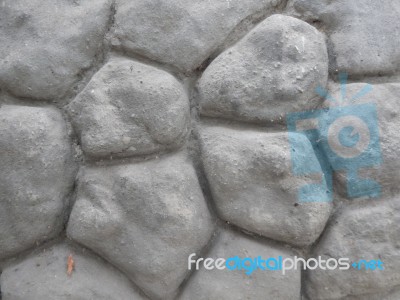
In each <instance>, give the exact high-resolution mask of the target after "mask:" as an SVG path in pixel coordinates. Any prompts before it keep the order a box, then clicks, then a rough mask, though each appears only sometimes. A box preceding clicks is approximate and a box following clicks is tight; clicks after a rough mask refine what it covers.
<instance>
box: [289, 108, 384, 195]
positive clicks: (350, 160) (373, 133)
mask: <svg viewBox="0 0 400 300" xmlns="http://www.w3.org/2000/svg"><path fill="white" fill-rule="evenodd" d="M287 126H288V130H289V142H290V143H292V142H294V141H293V140H291V138H290V136H291V135H290V132H297V133H303V134H304V135H306V136H307V137H308V139H309V140H310V141H311V144H312V146H313V149H314V151H315V153H316V156H317V158H318V160H319V162H320V165H321V168H322V170H323V173H324V176H325V181H326V185H327V187H328V190H329V191H328V193H326V197H325V198H321V200H319V201H330V200H332V187H333V184H332V181H333V171H342V172H345V174H346V188H347V196H348V197H349V198H359V197H371V198H374V197H379V196H380V194H381V186H380V184H379V183H378V182H376V181H374V180H372V179H368V178H361V177H360V176H359V170H360V169H362V168H366V167H375V166H377V165H380V164H381V163H382V156H381V148H380V142H379V127H378V119H377V112H376V106H375V105H374V104H371V103H367V104H358V105H350V106H337V107H331V108H330V109H329V110H328V109H326V110H314V111H307V112H298V113H291V114H288V115H287ZM299 159H301V157H300V156H297V155H293V153H292V170H293V172H294V173H295V175H305V174H310V173H312V170H311V169H310V168H309V167H308V166H307V164H304V162H301V161H299ZM303 159H304V158H303ZM299 166H302V167H301V168H299ZM305 188H307V187H305ZM308 188H309V187H308ZM299 193H300V194H299V197H300V201H304V198H306V196H305V195H304V192H303V189H302V190H301V191H300V192H299ZM309 197H311V198H313V196H309Z"/></svg>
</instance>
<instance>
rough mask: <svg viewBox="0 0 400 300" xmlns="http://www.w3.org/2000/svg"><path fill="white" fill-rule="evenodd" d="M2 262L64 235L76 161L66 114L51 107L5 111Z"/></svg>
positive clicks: (1, 126) (0, 124)
mask: <svg viewBox="0 0 400 300" xmlns="http://www.w3.org/2000/svg"><path fill="white" fill-rule="evenodd" d="M0 156H1V167H0V228H1V230H0V259H4V258H5V257H8V256H12V255H15V254H16V253H19V252H21V251H24V250H27V249H29V248H30V247H32V246H34V245H35V244H36V243H40V242H43V241H46V240H49V239H51V238H53V237H54V236H56V235H57V234H59V233H60V232H61V230H62V227H63V223H64V213H65V209H66V207H67V204H68V197H67V196H68V194H69V193H70V192H72V188H73V183H74V174H75V172H74V169H75V167H74V160H73V154H72V149H71V145H70V139H69V138H68V135H67V128H66V124H65V121H64V119H63V118H62V116H61V113H60V112H59V111H58V110H56V109H55V108H51V107H50V108H49V107H43V108H39V107H23V106H11V105H4V106H2V107H1V108H0Z"/></svg>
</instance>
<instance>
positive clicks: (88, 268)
mask: <svg viewBox="0 0 400 300" xmlns="http://www.w3.org/2000/svg"><path fill="white" fill-rule="evenodd" d="M70 255H71V257H72V259H73V261H74V268H73V271H72V273H71V274H70V275H68V274H67V264H68V257H69V256H70ZM1 292H2V299H3V300H23V299H30V300H43V299H49V297H50V298H51V299H57V300H89V299H96V300H97V299H98V300H139V299H145V298H143V297H142V296H140V295H139V294H138V293H137V292H136V291H135V289H134V287H133V286H132V283H131V282H130V281H129V280H128V279H127V278H126V277H125V276H124V275H122V274H121V273H120V272H119V271H117V270H116V269H115V268H114V267H112V266H111V265H109V264H108V263H106V262H105V261H103V260H102V259H100V258H98V257H96V256H94V255H93V254H91V253H90V251H85V249H81V248H77V247H74V246H71V245H68V244H65V243H61V244H57V245H53V246H51V247H50V248H47V249H44V250H42V251H37V252H36V253H33V254H31V255H29V256H28V257H27V258H24V259H23V260H22V261H20V262H13V263H12V264H11V265H9V266H7V267H6V268H5V269H4V270H3V273H2V274H1Z"/></svg>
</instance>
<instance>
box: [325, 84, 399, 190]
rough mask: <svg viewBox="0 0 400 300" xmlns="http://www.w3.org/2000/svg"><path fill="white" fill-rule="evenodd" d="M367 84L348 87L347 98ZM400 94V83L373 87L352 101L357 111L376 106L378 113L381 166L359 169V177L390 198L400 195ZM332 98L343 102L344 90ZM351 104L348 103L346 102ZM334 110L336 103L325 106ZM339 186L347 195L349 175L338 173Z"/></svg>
mask: <svg viewBox="0 0 400 300" xmlns="http://www.w3.org/2000/svg"><path fill="white" fill-rule="evenodd" d="M366 85H367V84H366V83H352V84H348V85H347V87H346V94H347V97H346V99H351V98H352V97H353V96H354V95H357V93H359V92H360V91H361V90H362V89H363V88H364V87H365V86H366ZM399 93H400V84H395V83H387V84H374V85H372V89H371V91H370V92H369V93H368V94H366V95H364V96H363V97H361V98H360V99H357V100H356V101H354V102H353V104H354V111H355V110H357V109H359V108H357V105H362V104H367V103H368V104H374V105H375V106H376V111H377V119H378V126H379V139H380V149H381V153H382V154H381V155H382V163H381V164H379V165H377V166H375V167H370V168H362V169H360V170H359V173H360V176H361V177H363V178H370V179H373V180H375V181H376V182H378V183H379V184H380V185H381V186H382V193H383V194H385V195H387V196H388V197H391V196H393V195H396V194H398V193H399V192H400V185H399V182H400V160H399V159H398V158H399V157H400V135H399V131H400V106H399V105H398V103H399V99H398V95H399ZM331 94H332V97H334V98H335V99H340V97H341V90H340V88H339V87H336V88H334V89H333V91H332V93H331ZM344 102H345V103H346V102H347V103H349V101H346V100H344ZM326 104H327V105H329V106H331V107H332V108H334V107H336V106H337V105H336V104H332V103H326ZM337 179H338V180H337V183H338V186H339V189H338V190H339V192H341V193H342V194H344V193H345V179H346V174H341V173H338V176H337Z"/></svg>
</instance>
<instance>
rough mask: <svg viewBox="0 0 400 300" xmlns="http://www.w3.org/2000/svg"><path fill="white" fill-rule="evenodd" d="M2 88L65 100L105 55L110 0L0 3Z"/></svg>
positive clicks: (22, 95) (22, 94)
mask: <svg viewBox="0 0 400 300" xmlns="http://www.w3.org/2000/svg"><path fill="white" fill-rule="evenodd" d="M1 6H2V7H1V9H0V29H1V30H0V57H1V60H0V86H1V87H2V88H4V89H6V90H9V91H10V92H11V93H12V94H14V95H16V96H19V97H26V98H33V99H44V100H54V98H59V97H62V96H64V95H65V94H66V93H67V91H68V90H69V89H70V88H71V87H72V86H73V84H74V83H75V82H77V81H78V80H79V79H80V78H81V77H82V74H81V73H82V72H84V71H85V70H87V69H89V68H90V67H92V66H93V64H94V62H95V60H96V56H99V55H100V54H101V52H102V51H103V50H102V49H101V47H102V46H103V38H104V35H105V32H106V29H107V23H108V20H109V15H110V14H111V9H110V7H111V1H110V0H95V1H92V0H76V1H62V0H57V1H54V0H31V1H24V0H3V1H2V4H1Z"/></svg>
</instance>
